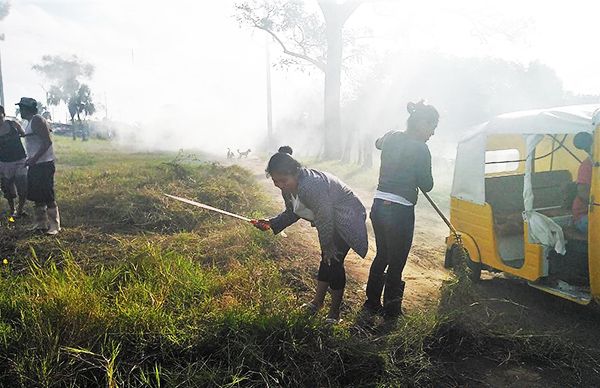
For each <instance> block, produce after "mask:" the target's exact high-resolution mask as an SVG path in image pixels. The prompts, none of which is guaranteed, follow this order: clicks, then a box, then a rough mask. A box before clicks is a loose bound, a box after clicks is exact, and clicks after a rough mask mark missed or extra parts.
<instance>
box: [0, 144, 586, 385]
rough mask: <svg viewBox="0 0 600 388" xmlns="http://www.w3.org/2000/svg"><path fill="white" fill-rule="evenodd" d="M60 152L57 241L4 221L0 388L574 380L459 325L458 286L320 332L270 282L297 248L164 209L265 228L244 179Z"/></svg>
mask: <svg viewBox="0 0 600 388" xmlns="http://www.w3.org/2000/svg"><path fill="white" fill-rule="evenodd" d="M56 143H57V151H58V154H59V156H60V164H59V165H58V175H57V183H58V184H57V192H58V194H59V197H58V198H59V205H60V207H61V212H62V215H63V225H64V228H65V230H64V231H63V233H62V234H60V235H59V237H58V238H49V237H45V236H36V235H31V234H28V233H27V232H25V230H24V228H25V225H24V224H20V223H17V225H13V224H9V223H8V222H7V221H6V217H3V218H2V225H0V227H1V228H2V229H1V230H2V231H1V233H0V254H1V256H2V258H6V259H7V260H8V264H3V265H2V273H1V276H0V386H11V387H12V386H23V387H38V386H39V387H58V386H72V387H76V386H107V387H117V386H155V387H158V386H161V387H171V386H267V385H268V386H298V385H302V386H339V385H354V386H373V385H381V386H398V385H411V386H431V385H436V386H440V385H445V386H449V385H454V384H458V385H460V384H464V383H465V382H468V381H469V380H468V378H469V377H468V376H469V375H470V374H469V373H465V374H461V373H460V372H459V373H457V372H456V371H453V370H452V368H449V365H456V363H455V361H457V360H462V361H463V362H469V361H473V362H474V361H475V360H476V359H477V358H479V357H481V355H484V356H485V359H486V362H487V363H489V364H494V363H496V364H498V363H501V362H505V363H506V365H513V364H514V363H517V364H519V363H523V362H526V361H531V360H534V361H535V362H536V363H537V364H536V365H539V367H540V368H547V369H552V368H553V369H556V370H558V371H559V372H560V371H563V372H564V373H563V374H564V376H570V375H571V374H573V373H574V372H577V371H578V368H579V365H575V364H574V363H573V360H577V361H579V358H577V357H579V353H577V352H576V351H575V350H576V349H573V348H565V347H564V345H563V344H561V343H559V342H557V344H555V343H554V342H552V347H549V346H547V345H546V342H547V341H546V339H539V338H536V337H535V336H526V335H525V334H523V333H522V335H520V336H519V337H518V338H517V337H510V336H506V335H505V334H504V333H492V332H484V330H483V329H481V328H479V329H478V330H477V331H473V330H471V329H467V328H466V326H464V325H462V324H456V323H455V322H458V321H455V319H456V317H457V316H458V315H460V313H458V312H457V311H459V310H456V309H455V308H454V307H452V308H450V307H448V306H452V305H453V304H454V305H455V304H456V303H455V302H450V301H464V300H467V299H468V295H469V292H468V290H469V287H464V286H461V287H457V285H456V284H452V285H448V286H447V292H446V293H445V298H444V301H442V308H441V309H440V311H429V312H424V313H422V314H414V315H412V316H410V317H408V318H406V319H404V320H402V321H400V322H399V323H398V325H397V326H395V327H391V328H388V331H387V332H386V334H383V335H382V334H381V333H372V332H369V331H363V330H357V329H356V328H355V327H354V325H353V323H354V319H353V317H349V318H350V319H347V323H346V324H345V325H342V326H340V327H335V328H330V327H327V326H325V325H324V324H323V321H322V317H317V318H309V317H307V316H305V315H304V314H302V313H301V312H299V311H298V309H297V306H298V300H297V298H296V296H295V295H297V293H298V292H299V288H302V287H306V284H310V283H311V279H310V278H306V279H304V281H305V283H306V284H304V285H298V283H297V281H296V280H297V279H296V278H295V280H294V281H292V279H291V278H289V274H288V275H286V272H285V271H281V270H282V269H283V268H285V267H286V260H287V259H286V258H285V257H286V254H287V253H286V245H287V244H294V241H293V238H290V239H287V240H285V239H277V238H273V237H272V236H270V235H269V234H264V233H261V232H259V231H257V230H255V229H254V228H252V227H250V226H248V225H244V224H241V223H237V222H235V221H231V220H225V219H221V218H220V217H219V216H215V215H214V214H209V213H206V212H202V211H197V210H196V209H194V208H190V207H188V206H185V205H182V204H178V203H174V202H172V201H170V200H168V199H166V198H164V197H163V196H162V193H163V192H171V193H176V194H179V195H182V196H186V197H189V198H194V199H197V200H200V201H203V202H206V203H210V204H212V205H214V206H217V207H221V208H224V209H228V210H231V211H236V212H241V213H245V214H249V215H256V216H261V215H265V214H267V213H269V214H270V213H272V211H273V209H272V208H271V204H270V202H269V200H268V199H267V198H266V197H265V196H264V195H263V194H262V193H261V190H260V188H259V187H258V186H257V185H256V183H255V182H254V180H253V179H252V177H251V176H250V174H249V173H247V172H246V171H244V170H242V169H240V168H238V167H235V166H234V167H222V166H219V165H215V164H210V163H208V164H207V163H200V162H195V161H185V162H181V161H176V160H175V161H174V158H175V155H169V154H158V155H157V154H144V153H131V154H128V153H124V152H120V151H119V150H116V149H114V148H112V147H111V146H110V144H108V143H105V142H99V141H90V142H87V143H80V142H77V143H73V142H71V140H68V139H57V141H56ZM295 252H296V251H295ZM298 255H300V253H298ZM295 259H297V260H301V259H302V257H296V258H295ZM282 274H283V275H282ZM444 306H445V307H444ZM563 350H566V351H569V353H568V355H567V354H566V353H562V351H563ZM557 355H559V356H557ZM574 365H575V366H574ZM580 365H584V366H586V365H589V363H588V364H580ZM559 372H557V373H559ZM561 376H562V375H561ZM574 376H575V377H574V380H573V381H578V380H577V374H574ZM580 380H581V379H580ZM569 381H570V380H569Z"/></svg>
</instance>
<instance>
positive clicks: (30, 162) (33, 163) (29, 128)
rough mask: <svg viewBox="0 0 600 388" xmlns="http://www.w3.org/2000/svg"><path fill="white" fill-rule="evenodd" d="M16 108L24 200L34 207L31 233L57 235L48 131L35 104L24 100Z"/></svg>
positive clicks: (53, 167)
mask: <svg viewBox="0 0 600 388" xmlns="http://www.w3.org/2000/svg"><path fill="white" fill-rule="evenodd" d="M16 105H18V106H19V109H20V111H21V117H22V118H23V120H26V121H27V125H25V148H26V149H27V162H26V163H27V167H28V172H27V199H29V200H30V201H33V202H34V203H35V208H34V225H33V226H34V229H35V230H38V231H46V234H48V235H56V234H58V232H59V231H60V215H59V213H58V206H57V205H56V200H55V197H54V172H55V166H54V149H53V147H52V139H51V138H50V127H49V126H48V123H47V122H46V119H44V118H43V117H42V116H41V115H39V114H38V107H37V101H36V100H35V99H33V98H29V97H23V98H21V101H19V102H18V103H17V104H16Z"/></svg>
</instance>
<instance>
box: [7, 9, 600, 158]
mask: <svg viewBox="0 0 600 388" xmlns="http://www.w3.org/2000/svg"><path fill="white" fill-rule="evenodd" d="M234 3H235V2H234V1H183V0H175V1H171V2H158V1H111V0H106V1H87V0H78V1H74V0H73V1H64V0H62V1H61V0H58V1H43V0H23V1H13V2H12V3H11V9H10V13H9V15H8V16H7V17H6V18H5V19H4V20H3V21H2V22H1V25H0V29H1V31H2V32H4V33H5V34H6V40H5V41H4V42H2V44H1V45H0V50H1V51H2V67H3V75H4V85H5V96H6V101H7V105H10V103H12V102H13V101H14V102H16V101H18V98H19V97H21V96H24V95H28V96H32V97H35V98H38V99H40V100H42V101H43V100H44V99H45V92H44V88H43V86H44V84H43V79H42V78H41V77H40V75H39V74H37V73H36V72H34V71H33V70H32V69H31V67H32V66H33V65H34V64H36V63H39V61H40V58H41V57H42V56H43V55H45V54H53V55H55V54H60V55H66V56H69V55H73V54H75V55H77V56H79V57H80V58H82V59H83V60H85V61H87V62H89V63H92V64H93V65H94V66H95V68H96V71H95V74H94V77H93V79H92V80H91V81H90V82H89V84H90V85H91V88H92V91H93V93H94V99H95V101H96V103H97V106H98V109H97V113H96V115H95V117H96V118H102V117H104V116H105V115H108V117H109V118H111V119H113V120H118V121H123V122H128V123H132V124H140V125H141V128H142V131H143V132H142V135H141V136H138V137H137V140H136V141H143V143H144V144H147V145H155V146H160V147H161V148H179V147H182V146H186V147H201V148H204V149H208V150H211V151H217V152H220V153H222V152H223V150H224V147H227V146H230V147H232V148H234V149H235V148H237V147H239V148H241V149H245V148H248V147H252V148H254V147H256V146H257V145H259V144H260V143H262V141H263V140H262V136H263V135H264V134H265V133H266V124H265V116H266V114H265V110H266V108H265V103H266V97H265V41H266V37H265V34H264V33H263V32H262V31H258V30H252V29H250V28H249V27H247V26H240V25H239V24H238V22H237V21H236V19H235V17H234V15H235V12H236V11H235V7H234ZM315 4H316V3H315V2H313V1H307V2H306V5H307V7H308V8H309V9H311V8H316V5H315ZM576 5H577V6H574V5H569V6H566V5H564V4H562V3H556V4H548V3H547V2H543V1H530V2H525V3H524V2H519V1H504V2H497V3H488V2H486V3H485V4H484V3H481V2H478V1H465V0H462V1H455V2H452V4H448V3H447V2H443V1H423V2H399V1H375V2H368V3H366V4H363V5H361V6H360V7H359V8H358V9H357V10H356V11H355V12H354V14H353V15H352V16H351V17H350V19H349V20H348V22H347V24H346V31H354V33H355V36H357V37H358V38H359V39H358V40H357V41H358V42H359V44H360V47H361V49H362V56H361V57H360V58H359V60H357V61H354V62H352V63H347V64H346V67H345V71H344V72H343V79H342V109H344V107H346V109H347V111H348V113H343V118H346V120H347V121H348V122H350V123H353V124H355V125H356V126H358V127H359V128H357V130H358V131H359V133H361V134H363V133H376V134H379V133H381V132H383V131H385V130H386V129H388V128H389V127H391V126H399V127H402V123H403V121H404V120H405V117H406V114H405V111H404V106H405V103H406V102H407V101H408V100H417V99H420V98H425V99H427V100H428V101H429V102H430V103H432V104H434V105H436V106H437V107H438V108H439V110H440V111H441V113H442V120H441V122H440V127H439V131H438V132H439V134H440V136H439V137H438V139H439V140H437V141H440V142H441V141H445V139H446V138H455V137H456V133H457V132H458V131H460V130H461V129H462V128H464V127H465V126H468V125H472V124H474V123H477V122H479V121H482V120H485V119H487V117H489V115H493V114H497V113H501V112H504V111H510V110H515V109H525V108H531V107H544V106H552V105H560V104H561V103H577V102H586V101H589V99H583V100H582V99H577V98H575V99H569V98H571V97H572V95H575V96H576V95H580V94H591V95H597V94H598V90H600V77H599V76H597V69H598V68H599V67H600V52H599V51H598V50H597V48H595V45H594V43H595V42H594V37H595V36H596V35H597V15H600V4H598V3H597V2H595V1H582V2H578V3H577V4H576ZM317 11H318V10H317ZM269 46H270V49H271V58H272V65H274V67H273V71H272V76H273V80H272V87H273V116H274V125H275V132H276V133H278V132H279V136H278V137H277V141H279V142H286V143H288V142H291V143H295V145H296V146H297V147H300V149H301V148H303V146H304V145H305V144H314V141H313V140H314V139H313V137H314V136H317V135H316V134H317V131H318V126H319V124H320V122H321V121H322V88H323V85H322V83H323V77H322V73H320V72H319V71H318V70H315V69H314V68H311V67H310V66H306V67H305V68H304V71H303V72H301V71H297V69H295V68H282V67H281V66H277V64H278V63H279V60H280V59H281V58H283V57H282V56H281V48H280V47H279V46H278V45H277V44H276V43H274V42H272V41H270V44H269ZM374 80H375V81H374ZM382 80H383V81H382ZM379 82H383V83H384V84H385V85H386V87H383V88H382V86H381V85H382V84H381V83H379ZM561 82H562V83H561ZM540 86H544V88H545V89H544V88H542V87H540ZM565 92H570V94H568V96H567V97H565V96H564V93H565ZM591 100H593V101H598V98H597V97H591ZM356 106H358V107H361V108H362V110H358V112H359V113H356V112H357V109H354V108H353V107H356ZM396 107H398V108H397V109H396ZM53 111H54V112H53V113H54V116H55V119H58V120H61V121H64V120H65V118H66V116H67V114H66V109H64V107H62V108H60V107H59V108H53ZM9 112H10V109H9ZM352 114H356V115H357V116H358V117H354V116H352ZM348 125H350V124H347V125H346V126H348ZM216 134H218V136H217V135H216ZM293 134H295V135H293ZM138 135H139V134H138ZM304 137H306V138H308V140H309V141H298V138H304ZM290 138H292V139H290ZM432 141H433V147H435V143H436V138H434V139H433V140H432ZM311 152H312V151H311ZM315 152H316V151H315ZM449 154H451V152H449Z"/></svg>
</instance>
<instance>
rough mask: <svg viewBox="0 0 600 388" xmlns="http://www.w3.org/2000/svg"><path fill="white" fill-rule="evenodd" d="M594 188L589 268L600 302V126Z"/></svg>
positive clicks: (597, 136)
mask: <svg viewBox="0 0 600 388" xmlns="http://www.w3.org/2000/svg"><path fill="white" fill-rule="evenodd" d="M592 154H593V155H594V157H593V162H594V167H593V172H592V186H591V191H590V202H591V204H590V210H589V215H588V217H589V227H588V266H589V269H590V289H591V293H592V297H593V298H594V299H595V300H596V301H597V302H600V205H598V204H600V167H599V166H598V164H599V162H600V125H599V126H598V127H596V131H595V132H594V150H593V153H592Z"/></svg>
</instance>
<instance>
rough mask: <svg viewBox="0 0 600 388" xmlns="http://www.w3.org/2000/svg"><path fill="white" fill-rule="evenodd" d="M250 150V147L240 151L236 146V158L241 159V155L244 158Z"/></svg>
mask: <svg viewBox="0 0 600 388" xmlns="http://www.w3.org/2000/svg"><path fill="white" fill-rule="evenodd" d="M251 151H252V150H251V149H250V148H248V149H247V150H246V151H240V149H239V148H238V150H237V153H238V154H239V156H238V159H241V158H242V156H243V157H244V158H247V157H248V154H249V153H250V152H251Z"/></svg>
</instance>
